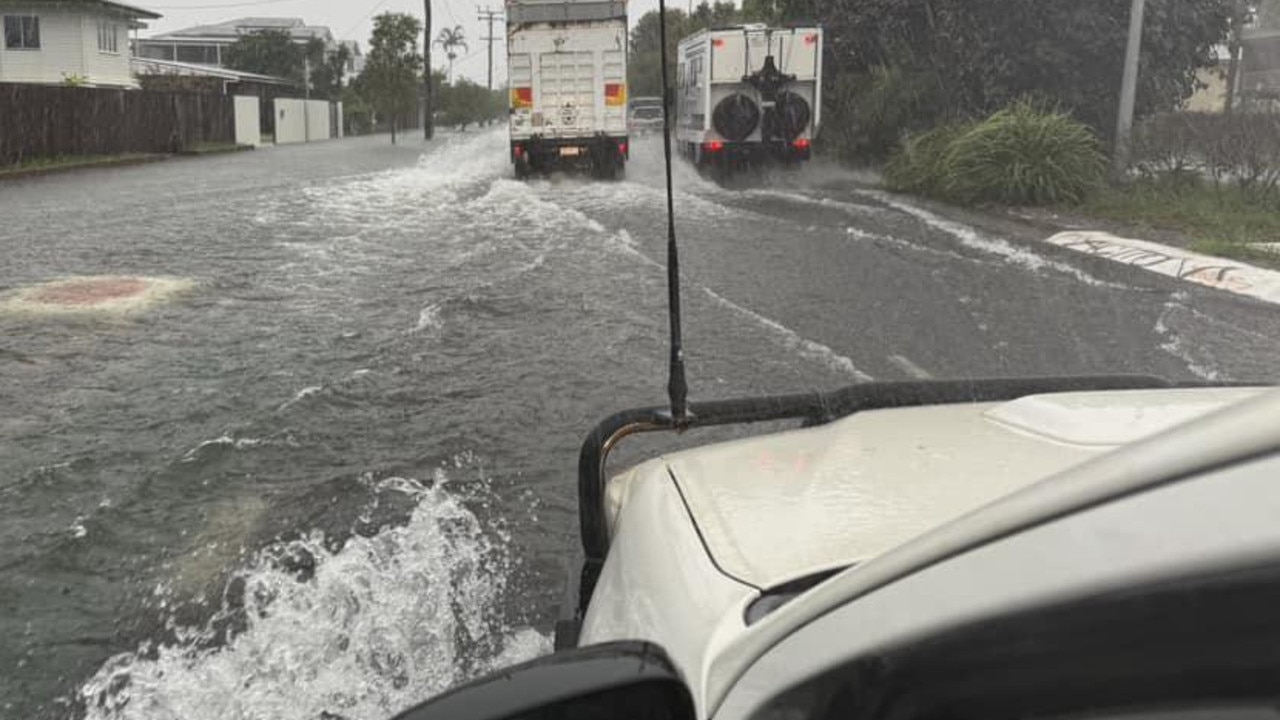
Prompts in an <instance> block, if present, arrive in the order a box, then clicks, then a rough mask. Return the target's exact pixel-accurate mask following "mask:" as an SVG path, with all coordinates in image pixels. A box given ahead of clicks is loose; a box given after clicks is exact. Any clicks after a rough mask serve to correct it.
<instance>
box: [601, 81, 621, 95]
mask: <svg viewBox="0 0 1280 720" xmlns="http://www.w3.org/2000/svg"><path fill="white" fill-rule="evenodd" d="M604 94H605V95H608V96H609V97H617V96H619V95H621V94H622V83H607V84H606V85H605V86H604Z"/></svg>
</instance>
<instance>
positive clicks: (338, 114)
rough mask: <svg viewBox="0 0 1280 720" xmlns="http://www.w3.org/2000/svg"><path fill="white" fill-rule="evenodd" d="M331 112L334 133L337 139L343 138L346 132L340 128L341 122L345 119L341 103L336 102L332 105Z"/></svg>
mask: <svg viewBox="0 0 1280 720" xmlns="http://www.w3.org/2000/svg"><path fill="white" fill-rule="evenodd" d="M333 112H334V115H333V128H334V131H335V132H336V133H337V137H339V138H342V137H345V136H346V131H345V130H344V129H343V127H342V121H343V119H344V118H345V116H344V115H343V114H342V103H341V102H336V103H334V104H333Z"/></svg>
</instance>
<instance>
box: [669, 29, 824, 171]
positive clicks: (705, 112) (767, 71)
mask: <svg viewBox="0 0 1280 720" xmlns="http://www.w3.org/2000/svg"><path fill="white" fill-rule="evenodd" d="M822 40H823V37H822V28H820V27H786V28H778V27H768V26H765V25H759V24H754V25H739V26H734V27H728V28H713V29H710V30H703V31H701V32H698V33H696V34H694V35H691V36H689V37H687V38H685V39H684V40H682V41H681V42H680V45H679V52H678V64H677V68H676V85H677V87H676V115H677V125H676V143H677V147H678V149H679V152H680V154H681V155H682V156H683V157H685V158H687V159H689V160H690V161H692V162H693V163H695V164H697V165H699V166H701V167H711V168H714V169H716V170H718V171H721V172H731V171H734V170H738V169H741V168H744V167H749V166H755V165H762V164H769V163H782V164H795V163H800V162H804V161H806V160H808V159H809V158H810V156H811V152H812V143H813V139H814V138H815V137H816V136H817V133H818V128H819V127H820V126H821V120H822Z"/></svg>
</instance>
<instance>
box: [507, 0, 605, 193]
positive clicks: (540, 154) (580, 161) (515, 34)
mask: <svg viewBox="0 0 1280 720" xmlns="http://www.w3.org/2000/svg"><path fill="white" fill-rule="evenodd" d="M506 15H507V73H508V75H507V77H508V78H509V84H510V88H511V92H510V122H509V126H510V144H511V147H510V150H511V162H512V164H513V165H514V166H515V173H516V176H517V177H526V176H528V175H530V174H532V173H549V172H552V171H555V170H585V171H588V172H590V173H592V174H593V175H594V176H596V177H599V178H614V177H617V176H618V175H619V174H621V173H622V172H623V171H624V169H625V166H626V162H627V159H628V156H629V146H628V136H627V42H628V37H627V5H626V2H625V0H510V1H509V2H508V3H507V6H506Z"/></svg>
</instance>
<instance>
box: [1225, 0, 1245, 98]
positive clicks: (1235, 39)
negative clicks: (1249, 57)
mask: <svg viewBox="0 0 1280 720" xmlns="http://www.w3.org/2000/svg"><path fill="white" fill-rule="evenodd" d="M1248 12H1249V10H1248V8H1247V7H1246V6H1245V0H1235V2H1234V3H1232V8H1231V38H1230V40H1229V41H1228V43H1227V49H1228V51H1229V52H1230V54H1231V57H1230V58H1228V60H1227V97H1226V101H1225V103H1224V105H1223V108H1222V110H1223V112H1225V113H1226V114H1228V115H1230V114H1231V112H1232V111H1233V110H1235V106H1236V93H1237V92H1238V91H1239V85H1240V61H1241V56H1242V55H1243V54H1244V38H1243V37H1242V36H1243V35H1244V25H1245V21H1246V17H1245V16H1246V15H1247V14H1248Z"/></svg>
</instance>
